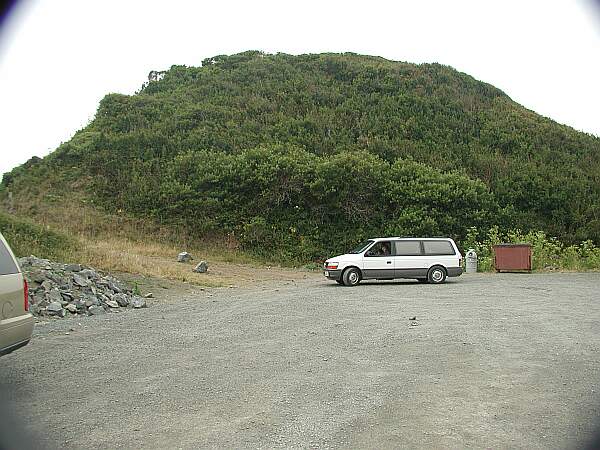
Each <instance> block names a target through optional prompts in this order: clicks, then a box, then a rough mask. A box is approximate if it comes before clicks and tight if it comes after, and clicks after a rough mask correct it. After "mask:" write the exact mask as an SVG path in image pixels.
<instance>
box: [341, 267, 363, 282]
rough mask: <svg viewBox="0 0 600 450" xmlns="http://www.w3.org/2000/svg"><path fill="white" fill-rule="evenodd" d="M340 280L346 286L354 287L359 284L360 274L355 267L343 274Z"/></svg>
mask: <svg viewBox="0 0 600 450" xmlns="http://www.w3.org/2000/svg"><path fill="white" fill-rule="evenodd" d="M342 279H343V280H344V284H345V285H346V286H356V285H357V284H358V283H360V272H359V271H358V269H356V268H355V267H350V268H349V269H347V270H346V271H345V272H344V275H343V276H342Z"/></svg>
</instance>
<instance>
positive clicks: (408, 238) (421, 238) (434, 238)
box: [369, 236, 452, 241]
mask: <svg viewBox="0 0 600 450" xmlns="http://www.w3.org/2000/svg"><path fill="white" fill-rule="evenodd" d="M390 239H394V240H405V239H406V240H415V239H418V240H419V241H451V240H452V239H451V238H449V237H443V236H440V237H428V238H424V237H399V236H395V237H384V238H372V239H369V240H370V241H389V240H390Z"/></svg>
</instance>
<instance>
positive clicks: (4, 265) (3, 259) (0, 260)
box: [0, 241, 19, 275]
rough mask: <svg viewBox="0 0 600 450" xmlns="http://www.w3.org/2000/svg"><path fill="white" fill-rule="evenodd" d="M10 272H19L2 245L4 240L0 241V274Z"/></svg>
mask: <svg viewBox="0 0 600 450" xmlns="http://www.w3.org/2000/svg"><path fill="white" fill-rule="evenodd" d="M11 273H19V268H18V267H17V265H16V264H15V261H14V260H13V258H12V256H11V254H10V252H9V251H8V249H7V248H6V246H5V245H4V242H2V241H0V275H8V274H11Z"/></svg>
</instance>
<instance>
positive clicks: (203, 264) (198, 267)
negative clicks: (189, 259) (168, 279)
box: [192, 261, 208, 273]
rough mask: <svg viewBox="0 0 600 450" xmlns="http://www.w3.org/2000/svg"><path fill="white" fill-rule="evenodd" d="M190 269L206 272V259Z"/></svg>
mask: <svg viewBox="0 0 600 450" xmlns="http://www.w3.org/2000/svg"><path fill="white" fill-rule="evenodd" d="M192 271H193V272H196V273H206V272H208V263H207V262H206V261H200V262H199V263H198V264H197V265H196V267H194V268H193V269H192Z"/></svg>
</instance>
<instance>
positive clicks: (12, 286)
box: [0, 233, 34, 355]
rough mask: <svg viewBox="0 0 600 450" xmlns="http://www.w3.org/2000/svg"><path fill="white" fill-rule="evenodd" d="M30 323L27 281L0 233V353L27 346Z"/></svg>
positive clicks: (30, 329) (30, 331)
mask: <svg viewBox="0 0 600 450" xmlns="http://www.w3.org/2000/svg"><path fill="white" fill-rule="evenodd" d="M33 322H34V319H33V316H32V315H31V313H30V312H29V299H28V295H27V281H26V280H25V277H24V276H23V274H22V273H21V269H20V268H19V264H18V263H17V260H16V259H15V255H13V253H12V251H11V249H10V247H9V246H8V243H7V242H6V240H5V239H4V236H2V233H0V355H6V354H7V353H10V352H12V351H13V350H16V349H18V348H20V347H23V346H24V345H27V344H28V343H29V341H30V340H31V333H32V332H33Z"/></svg>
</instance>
